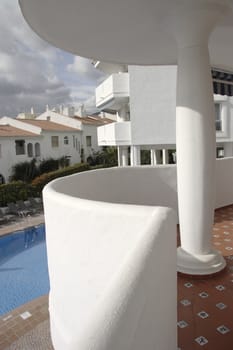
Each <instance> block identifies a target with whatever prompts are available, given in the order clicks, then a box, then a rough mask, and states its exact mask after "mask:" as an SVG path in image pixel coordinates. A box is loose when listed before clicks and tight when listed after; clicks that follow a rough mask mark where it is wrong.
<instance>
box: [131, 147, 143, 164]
mask: <svg viewBox="0 0 233 350" xmlns="http://www.w3.org/2000/svg"><path fill="white" fill-rule="evenodd" d="M130 163H131V166H137V165H141V149H140V146H131V147H130Z"/></svg>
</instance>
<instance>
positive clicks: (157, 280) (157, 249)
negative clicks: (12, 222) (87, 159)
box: [44, 176, 176, 350]
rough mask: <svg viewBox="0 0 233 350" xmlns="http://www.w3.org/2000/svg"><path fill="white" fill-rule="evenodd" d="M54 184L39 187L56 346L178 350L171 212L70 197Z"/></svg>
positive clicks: (61, 347)
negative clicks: (42, 201) (42, 191)
mask: <svg viewBox="0 0 233 350" xmlns="http://www.w3.org/2000/svg"><path fill="white" fill-rule="evenodd" d="M77 179H78V176H77ZM59 181H61V182H63V181H64V180H63V179H60V180H56V182H52V183H51V184H49V185H47V187H46V189H45V190H44V205H45V217H46V235H47V249H48V264H49V274H50V284H51V292H50V319H51V331H52V339H53V344H54V347H55V349H56V350H59V349H62V350H65V349H67V350H75V349H77V350H87V349H94V350H100V349H101V350H105V349H106V350H107V349H111V350H117V349H121V350H131V349H134V350H137V349H138V350H139V349H140V350H141V349H142V348H144V349H146V350H150V349H151V350H152V349H153V350H155V349H167V350H170V349H174V348H176V219H175V215H174V212H173V211H172V210H171V209H168V208H161V207H160V208H159V207H153V206H150V207H148V206H139V205H130V204H119V203H118V204H114V203H106V202H98V201H91V200H87V199H80V198H77V197H76V198H75V197H71V196H69V195H66V194H65V193H64V191H63V193H59V192H58V188H59V185H58V182H59ZM66 181H68V180H66ZM55 183H56V186H54V185H55ZM60 184H61V183H60ZM57 185H58V186H57ZM63 185H64V182H63ZM55 188H56V190H55ZM165 328H166V333H165V332H164V329H165ZM167 332H169V337H168V336H167Z"/></svg>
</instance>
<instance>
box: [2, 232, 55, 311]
mask: <svg viewBox="0 0 233 350" xmlns="http://www.w3.org/2000/svg"><path fill="white" fill-rule="evenodd" d="M48 291H49V278H48V267H47V255H46V246H45V228H44V225H40V226H36V227H30V228H27V229H25V230H22V231H18V232H15V233H12V234H10V235H7V236H4V237H1V238H0V315H3V314H5V313H7V312H9V311H11V310H13V309H15V308H16V307H18V306H20V305H22V304H24V303H27V302H28V301H30V300H32V299H35V298H38V297H39V296H41V295H44V294H47V293H48Z"/></svg>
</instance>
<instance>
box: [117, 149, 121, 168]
mask: <svg viewBox="0 0 233 350" xmlns="http://www.w3.org/2000/svg"><path fill="white" fill-rule="evenodd" d="M117 164H118V166H121V148H120V146H118V147H117Z"/></svg>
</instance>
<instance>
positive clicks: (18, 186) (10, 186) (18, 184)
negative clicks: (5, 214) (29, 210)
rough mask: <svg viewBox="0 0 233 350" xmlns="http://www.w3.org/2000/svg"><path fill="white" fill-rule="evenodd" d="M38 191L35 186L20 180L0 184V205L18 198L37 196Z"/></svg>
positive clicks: (2, 205) (3, 205)
mask: <svg viewBox="0 0 233 350" xmlns="http://www.w3.org/2000/svg"><path fill="white" fill-rule="evenodd" d="M38 196H40V193H39V192H38V190H37V188H36V187H35V186H32V185H29V184H26V183H24V182H22V181H15V182H10V183H7V184H3V185H0V206H1V207H5V206H6V205H7V203H10V202H16V201H18V200H21V199H22V200H26V199H28V198H29V197H38Z"/></svg>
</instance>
